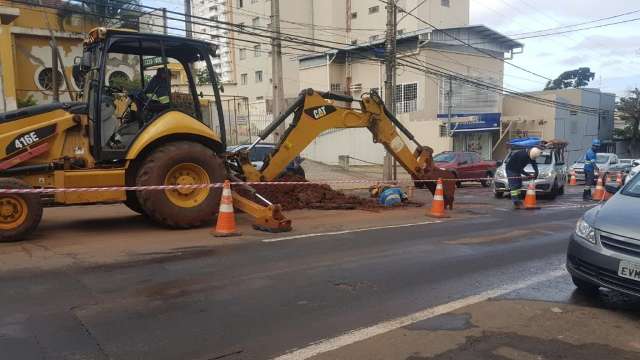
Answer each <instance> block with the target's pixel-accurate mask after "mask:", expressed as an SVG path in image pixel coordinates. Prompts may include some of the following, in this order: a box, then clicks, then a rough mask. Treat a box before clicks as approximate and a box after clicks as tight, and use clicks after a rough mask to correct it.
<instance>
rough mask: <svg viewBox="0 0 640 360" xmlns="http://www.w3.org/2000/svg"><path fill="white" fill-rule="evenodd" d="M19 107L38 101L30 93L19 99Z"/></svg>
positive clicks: (31, 104)
mask: <svg viewBox="0 0 640 360" xmlns="http://www.w3.org/2000/svg"><path fill="white" fill-rule="evenodd" d="M17 105H18V109H20V108H24V107H28V106H34V105H38V101H36V99H34V98H33V95H29V96H27V97H26V98H22V99H18V104H17Z"/></svg>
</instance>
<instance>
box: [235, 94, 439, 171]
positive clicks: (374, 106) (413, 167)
mask: <svg viewBox="0 0 640 360" xmlns="http://www.w3.org/2000/svg"><path fill="white" fill-rule="evenodd" d="M331 100H337V101H344V102H353V101H354V99H353V98H351V97H347V96H342V95H337V94H331V93H322V94H321V93H318V92H315V91H313V90H312V89H307V90H304V91H303V92H302V93H301V94H300V97H299V98H298V100H297V101H296V102H295V103H294V104H293V105H292V106H291V107H290V108H289V109H287V111H286V112H285V113H283V114H282V115H281V116H280V117H279V118H278V119H276V120H275V121H274V122H272V123H271V124H270V125H269V127H267V128H266V129H265V130H264V131H263V132H262V134H260V139H262V140H264V139H265V138H266V137H267V136H269V134H271V133H272V132H273V131H275V129H276V128H277V127H278V126H280V125H281V124H282V122H284V120H285V119H286V118H287V117H288V116H289V115H291V114H294V118H293V121H292V123H291V124H290V125H289V127H288V128H287V130H286V132H285V133H284V135H283V137H282V140H281V141H280V143H279V144H278V147H277V149H276V150H275V151H274V152H273V153H272V154H271V156H270V157H269V158H268V159H267V160H266V162H265V165H264V166H263V168H262V169H260V170H259V171H258V170H256V169H255V168H254V167H253V166H252V165H251V163H250V162H248V161H244V162H243V163H242V169H243V173H244V175H245V177H246V179H247V181H271V180H273V179H275V178H276V177H277V176H278V175H280V174H281V173H282V172H283V171H284V170H285V169H286V167H287V164H289V163H290V162H291V161H292V160H293V159H294V158H295V157H296V156H298V155H299V154H300V153H301V152H302V151H303V150H304V149H305V148H306V147H307V146H308V145H309V144H310V143H311V142H312V141H313V140H314V139H315V138H316V137H318V136H319V135H320V134H321V133H322V132H324V131H326V130H329V129H344V128H367V129H369V131H371V133H372V134H373V141H374V142H376V143H381V144H382V145H383V146H384V147H385V148H386V149H387V151H389V153H391V154H392V155H393V156H394V157H395V159H396V160H397V161H398V162H399V163H400V164H401V166H402V167H403V168H404V169H405V170H406V171H407V172H409V174H411V175H413V176H414V177H420V175H421V174H423V173H424V171H425V167H426V166H430V165H431V155H432V153H433V150H432V149H431V148H429V147H424V146H422V145H420V144H419V143H418V142H417V141H416V139H415V137H414V136H413V134H411V133H410V132H409V131H408V130H407V129H406V128H405V127H404V126H403V125H402V124H401V123H400V122H399V121H398V120H397V119H396V118H395V117H394V116H393V114H391V113H390V112H389V111H388V110H387V109H386V108H385V106H384V104H383V103H382V100H381V99H380V97H379V96H378V95H377V94H376V93H372V94H371V95H369V96H364V97H363V99H362V100H361V101H360V108H361V109H360V110H354V109H348V108H343V107H338V106H336V105H335V103H334V101H331ZM396 127H397V129H399V130H400V131H401V132H402V133H403V134H404V135H405V136H406V137H407V138H408V139H409V140H411V141H413V142H414V143H415V144H416V150H415V152H412V151H411V150H409V147H408V146H407V145H406V143H405V142H404V140H403V139H402V137H401V136H400V135H399V134H398V131H397V130H396ZM258 141H259V140H258Z"/></svg>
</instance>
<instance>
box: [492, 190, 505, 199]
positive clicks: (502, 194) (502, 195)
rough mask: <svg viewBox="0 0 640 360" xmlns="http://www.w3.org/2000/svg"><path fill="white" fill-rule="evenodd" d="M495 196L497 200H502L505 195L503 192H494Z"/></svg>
mask: <svg viewBox="0 0 640 360" xmlns="http://www.w3.org/2000/svg"><path fill="white" fill-rule="evenodd" d="M493 196H494V197H495V198H496V199H502V197H504V193H503V192H502V191H494V192H493Z"/></svg>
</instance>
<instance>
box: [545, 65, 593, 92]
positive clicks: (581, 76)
mask: <svg viewBox="0 0 640 360" xmlns="http://www.w3.org/2000/svg"><path fill="white" fill-rule="evenodd" d="M595 76H596V73H594V72H591V69H590V68H588V67H581V68H578V69H575V70H568V71H565V72H563V73H562V74H560V76H558V78H556V79H555V80H550V81H549V82H547V85H546V86H545V87H544V89H545V90H558V89H567V88H581V87H585V86H587V85H589V81H591V80H593V79H594V78H595Z"/></svg>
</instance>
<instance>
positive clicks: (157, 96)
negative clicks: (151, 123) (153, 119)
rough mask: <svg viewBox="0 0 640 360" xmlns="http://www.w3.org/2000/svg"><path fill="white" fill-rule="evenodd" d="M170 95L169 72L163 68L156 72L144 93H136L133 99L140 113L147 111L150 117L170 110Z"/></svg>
mask: <svg viewBox="0 0 640 360" xmlns="http://www.w3.org/2000/svg"><path fill="white" fill-rule="evenodd" d="M170 93H171V81H170V76H169V70H168V69H166V68H164V67H162V68H159V69H158V70H157V71H156V74H155V75H154V76H153V77H152V78H151V80H149V82H148V83H147V86H145V87H144V89H143V90H142V91H136V92H134V93H133V94H132V95H131V97H132V98H133V101H135V103H136V108H137V109H138V113H142V112H144V111H147V113H148V115H154V114H157V113H159V112H161V111H163V110H165V109H167V108H169V102H170V99H169V95H170Z"/></svg>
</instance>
